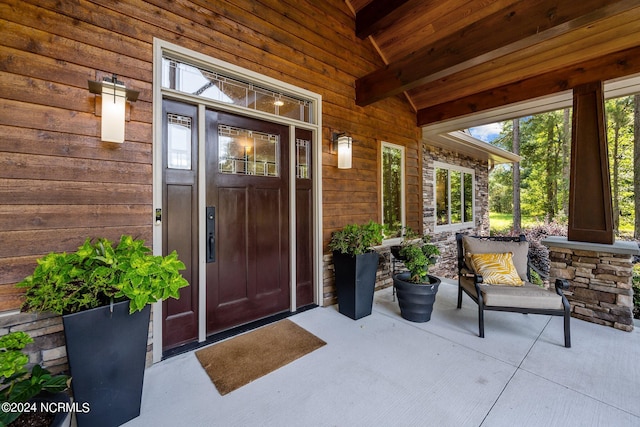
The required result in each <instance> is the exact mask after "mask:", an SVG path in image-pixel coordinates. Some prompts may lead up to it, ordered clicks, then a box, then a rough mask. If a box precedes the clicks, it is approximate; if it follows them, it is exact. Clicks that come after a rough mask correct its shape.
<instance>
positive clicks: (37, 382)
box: [0, 331, 70, 425]
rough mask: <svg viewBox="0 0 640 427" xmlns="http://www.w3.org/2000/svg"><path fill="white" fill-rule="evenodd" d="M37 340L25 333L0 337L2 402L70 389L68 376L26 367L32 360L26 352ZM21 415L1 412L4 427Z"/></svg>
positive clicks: (37, 366)
mask: <svg viewBox="0 0 640 427" xmlns="http://www.w3.org/2000/svg"><path fill="white" fill-rule="evenodd" d="M32 342H33V339H32V338H31V337H30V336H29V335H28V334H26V333H25V332H20V331H18V332H12V333H10V334H7V335H5V336H3V337H0V378H1V380H0V402H26V401H28V400H29V399H31V398H33V397H35V396H37V395H38V394H40V393H41V392H43V391H47V392H51V393H57V392H60V391H63V390H66V389H67V388H68V387H69V381H70V378H69V377H68V376H66V375H51V373H50V372H49V371H47V370H46V369H44V368H43V367H42V366H40V365H34V366H33V368H31V372H29V370H28V369H27V368H26V367H25V366H26V365H27V363H29V357H28V356H27V355H26V354H24V353H23V352H22V351H21V350H23V349H24V348H25V347H26V345H27V344H29V343H32ZM20 415H21V413H20V412H4V411H2V412H0V425H9V423H11V422H13V421H14V420H15V419H17V418H18V417H19V416H20Z"/></svg>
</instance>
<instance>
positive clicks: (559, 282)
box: [456, 233, 571, 348]
mask: <svg viewBox="0 0 640 427" xmlns="http://www.w3.org/2000/svg"><path fill="white" fill-rule="evenodd" d="M463 236H464V235H463V234H461V233H456V243H457V246H458V308H462V293H463V292H464V293H465V294H467V295H468V296H469V297H470V298H471V299H472V300H473V301H474V302H475V303H476V304H478V327H479V336H480V338H484V312H485V311H508V312H515V313H523V314H545V315H550V316H563V317H564V346H565V347H567V348H570V347H571V326H570V319H571V305H570V304H569V301H568V300H567V297H566V296H565V295H564V293H563V290H567V289H569V282H568V281H567V280H565V279H556V281H555V289H556V293H557V294H558V295H560V296H561V297H562V305H563V308H562V309H558V310H553V309H536V308H522V307H503V306H490V305H485V304H484V301H483V297H482V292H481V290H480V285H481V284H482V281H483V279H482V276H481V275H479V274H475V273H465V272H463V270H464V269H465V266H466V264H465V260H464V249H463V246H462V237H463ZM470 237H473V238H476V239H482V240H493V241H504V242H509V241H510V242H522V241H526V237H525V236H524V234H521V235H520V236H514V237H505V236H492V237H482V236H470ZM531 269H533V270H534V271H536V272H537V273H538V274H539V275H541V276H542V277H543V278H544V275H543V274H542V273H541V272H540V271H539V270H537V269H536V268H535V267H534V266H533V265H532V264H531V262H530V260H528V262H527V279H528V280H529V281H531ZM462 276H465V277H470V278H473V283H474V285H475V290H476V295H477V297H476V296H475V295H473V294H471V293H470V292H468V291H467V290H466V289H465V288H464V287H463V286H462V285H461V284H460V278H461V277H462Z"/></svg>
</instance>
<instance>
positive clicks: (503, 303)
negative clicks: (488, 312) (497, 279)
mask: <svg viewBox="0 0 640 427" xmlns="http://www.w3.org/2000/svg"><path fill="white" fill-rule="evenodd" d="M460 286H462V287H463V288H464V289H465V290H466V291H468V292H469V293H470V294H471V295H473V296H475V297H476V298H477V295H476V288H475V286H474V283H473V278H470V277H464V276H463V277H460ZM479 287H480V292H482V299H483V301H484V305H486V306H492V307H517V308H528V309H546V310H562V309H563V308H564V306H563V305H562V297H561V296H560V295H558V294H557V293H555V292H553V291H549V290H547V289H544V288H541V287H540V286H538V285H534V284H533V283H530V282H526V281H525V283H524V285H523V286H496V285H485V284H481V285H480V286H479Z"/></svg>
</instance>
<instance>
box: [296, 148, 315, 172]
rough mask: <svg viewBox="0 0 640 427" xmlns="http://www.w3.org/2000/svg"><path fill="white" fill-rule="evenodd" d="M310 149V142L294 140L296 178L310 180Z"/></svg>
mask: <svg viewBox="0 0 640 427" xmlns="http://www.w3.org/2000/svg"><path fill="white" fill-rule="evenodd" d="M310 147H311V141H309V140H306V139H296V178H302V179H309V178H310V174H309V171H310V170H311V165H310V159H311V156H310V153H309V148H310Z"/></svg>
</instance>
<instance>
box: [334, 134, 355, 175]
mask: <svg viewBox="0 0 640 427" xmlns="http://www.w3.org/2000/svg"><path fill="white" fill-rule="evenodd" d="M331 139H332V152H333V153H335V152H337V153H338V169H351V157H352V155H351V154H352V144H353V140H352V139H351V137H350V136H349V135H347V134H346V133H337V132H334V133H333V135H332V138H331Z"/></svg>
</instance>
